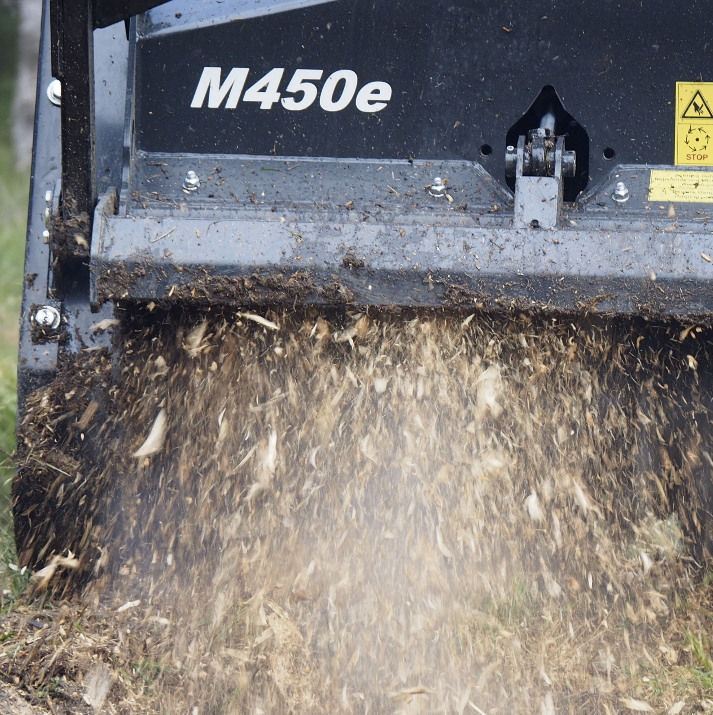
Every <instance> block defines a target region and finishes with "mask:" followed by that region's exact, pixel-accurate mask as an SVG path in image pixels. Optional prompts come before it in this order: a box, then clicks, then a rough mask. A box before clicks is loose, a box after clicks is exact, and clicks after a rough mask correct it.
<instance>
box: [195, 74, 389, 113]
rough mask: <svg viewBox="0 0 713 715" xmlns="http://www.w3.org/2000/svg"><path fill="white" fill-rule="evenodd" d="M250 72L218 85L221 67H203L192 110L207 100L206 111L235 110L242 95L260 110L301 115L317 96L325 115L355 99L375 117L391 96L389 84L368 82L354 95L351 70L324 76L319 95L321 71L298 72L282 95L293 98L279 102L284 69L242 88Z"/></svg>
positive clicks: (354, 77) (355, 85) (355, 86)
mask: <svg viewBox="0 0 713 715" xmlns="http://www.w3.org/2000/svg"><path fill="white" fill-rule="evenodd" d="M249 73H250V69H249V68H247V67H233V68H232V69H231V70H230V73H229V74H228V76H227V77H226V78H225V81H223V82H221V74H222V69H221V68H220V67H204V68H203V73H202V74H201V77H200V79H199V80H198V86H197V87H196V91H195V94H194V95H193V101H192V102H191V107H193V108H194V109H200V108H201V107H203V106H204V105H205V101H206V98H207V99H208V108H209V109H218V108H220V107H221V106H223V102H225V105H224V106H225V108H226V109H235V108H236V107H237V106H238V103H239V102H240V99H241V96H242V100H243V102H255V103H257V104H259V105H260V109H272V107H273V105H274V104H277V103H278V102H279V103H281V104H282V106H283V107H284V108H285V109H286V110H288V111H290V112H301V111H304V110H305V109H308V108H309V107H311V106H312V105H313V104H314V103H315V101H316V99H317V96H319V105H320V106H321V107H322V109H323V110H324V111H325V112H341V111H343V110H344V109H346V108H347V107H348V106H349V105H350V104H351V102H352V100H353V99H354V97H355V96H356V103H355V104H356V108H357V109H358V110H359V111H360V112H363V113H365V114H374V113H375V112H380V111H382V110H383V109H385V108H386V107H387V105H388V102H389V101H391V97H392V94H393V91H392V88H391V85H390V84H389V83H388V82H369V83H368V84H366V85H364V86H363V87H362V88H361V90H359V93H358V94H357V89H358V86H359V78H358V77H357V74H356V72H353V71H352V70H337V71H336V72H333V73H332V74H331V75H329V77H327V79H326V81H325V83H324V86H323V87H322V92H321V94H320V92H319V88H318V87H317V85H315V84H314V82H316V81H318V80H321V79H322V76H323V75H324V70H311V69H309V70H308V69H299V70H296V71H295V73H294V75H293V76H292V79H291V80H290V82H289V83H288V85H287V88H286V89H285V93H287V94H292V95H296V96H293V97H284V98H283V99H280V97H281V95H280V83H281V82H282V78H283V75H284V73H285V70H284V68H283V67H276V68H274V69H272V70H270V71H269V72H268V73H267V74H266V75H264V76H263V77H262V78H261V79H259V80H258V81H257V82H255V84H253V85H252V86H251V87H249V88H248V89H245V83H246V82H247V79H248V75H249ZM342 83H343V84H342ZM243 90H244V91H245V94H243ZM300 94H301V95H302V96H301V97H299V95H300ZM298 97H299V98H298ZM226 100H227V101H226Z"/></svg>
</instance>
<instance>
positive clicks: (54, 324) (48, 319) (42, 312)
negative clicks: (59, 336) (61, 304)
mask: <svg viewBox="0 0 713 715" xmlns="http://www.w3.org/2000/svg"><path fill="white" fill-rule="evenodd" d="M61 322H62V316H61V315H60V312H59V311H58V310H57V308H55V307H53V306H51V305H43V306H42V307H41V308H38V309H37V311H36V312H35V325H37V326H38V327H40V328H47V329H48V330H56V329H57V328H59V325H60V323H61Z"/></svg>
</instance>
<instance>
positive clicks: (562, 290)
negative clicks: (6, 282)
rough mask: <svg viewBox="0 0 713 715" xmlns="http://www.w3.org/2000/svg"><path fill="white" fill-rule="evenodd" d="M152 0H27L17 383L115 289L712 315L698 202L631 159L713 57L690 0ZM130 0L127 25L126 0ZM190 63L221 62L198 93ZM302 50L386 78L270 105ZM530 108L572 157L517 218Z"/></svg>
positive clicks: (652, 153) (664, 151) (105, 306)
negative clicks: (658, 196)
mask: <svg viewBox="0 0 713 715" xmlns="http://www.w3.org/2000/svg"><path fill="white" fill-rule="evenodd" d="M155 5H156V3H155V2H153V1H148V2H126V3H108V2H94V3H93V4H89V5H88V4H87V3H86V0H48V2H46V6H45V21H44V22H45V25H44V34H43V50H42V59H41V69H40V79H39V88H38V104H37V107H38V108H37V131H36V144H35V158H34V170H33V188H32V196H31V206H30V221H29V228H28V243H27V256H26V274H27V280H26V285H25V295H24V302H23V324H22V342H21V349H20V357H21V360H20V378H21V379H20V394H21V397H22V395H23V394H25V393H26V392H27V391H28V390H29V389H30V387H31V386H33V385H36V384H39V383H40V382H41V381H42V380H44V379H47V378H48V376H50V375H51V374H52V370H53V369H54V366H55V364H56V361H57V356H58V354H59V351H62V350H69V351H77V350H83V349H91V348H93V347H96V346H97V345H108V344H109V338H108V337H107V333H105V332H102V331H101V330H97V329H96V328H95V327H93V326H96V325H97V324H99V323H100V322H101V320H102V319H103V318H107V317H112V316H114V315H120V311H121V310H122V308H121V305H122V303H123V302H125V301H151V300H153V301H158V300H161V301H203V302H208V303H213V302H231V303H234V304H236V305H241V306H247V305H249V304H276V303H281V304H286V305H295V304H296V303H298V302H299V303H306V304H311V303H314V304H335V303H339V304H346V305H349V304H353V305H384V306H391V305H395V306H414V307H419V306H427V307H436V306H446V307H448V306H463V307H474V308H482V309H495V310H510V309H512V308H518V309H526V310H537V311H551V312H560V313H561V312H581V311H585V312H596V311H599V312H605V313H606V312H614V313H625V314H644V315H645V316H647V317H679V318H683V317H685V318H686V319H693V318H695V319H700V320H702V321H707V322H710V315H711V313H712V312H713V264H711V263H710V262H709V261H708V260H706V259H705V258H703V257H702V256H713V235H711V229H710V227H709V225H708V221H709V220H710V217H711V216H713V214H711V211H712V210H713V204H709V203H705V202H701V203H676V204H675V206H674V208H673V209H672V208H671V205H670V202H668V201H667V202H663V203H659V202H652V201H650V200H649V176H650V172H651V170H652V169H656V168H659V169H660V168H672V166H671V164H672V161H673V154H674V121H675V113H674V99H675V83H676V82H677V81H683V80H685V81H700V80H705V79H709V78H710V77H709V75H708V72H709V67H708V60H707V57H706V53H705V52H703V51H701V48H703V47H705V46H707V44H710V42H711V40H713V37H712V35H713V28H712V26H711V23H710V22H708V21H706V20H702V19H701V18H705V17H706V13H705V10H706V7H707V6H706V5H705V4H704V3H703V2H702V0H692V2H690V3H688V4H687V5H686V6H685V7H681V8H677V9H676V12H675V13H671V9H670V4H669V3H667V2H665V1H664V0H651V1H650V2H647V3H643V4H641V3H636V4H633V5H630V4H626V5H624V4H616V3H613V2H601V0H586V1H583V2H581V3H579V4H578V5H577V11H576V12H574V11H573V10H572V6H571V5H568V4H564V3H559V2H556V3H554V4H553V3H552V2H545V1H544V0H535V1H534V2H527V3H524V2H515V1H514V0H513V1H512V2H506V3H500V4H496V5H493V4H492V3H490V2H486V0H468V1H467V2H466V1H465V0H462V1H461V2H456V3H451V4H450V5H448V6H447V7H446V6H444V7H440V6H439V7H438V8H437V9H434V7H433V4H432V3H430V2H425V0H409V1H408V2H406V1H405V0H369V2H366V0H354V1H352V2H346V0H261V1H260V2H258V0H232V2H220V3H217V2H216V3H193V2H189V0H172V1H171V2H168V3H166V4H161V5H159V6H157V7H152V6H155ZM50 6H51V12H50ZM147 9H148V11H147V12H144V13H143V14H141V15H140V16H139V17H138V18H136V19H134V20H132V21H131V23H130V27H129V33H128V34H129V40H128V41H127V39H126V34H125V29H124V27H123V25H122V24H121V22H120V21H121V20H124V19H125V18H127V17H128V16H130V15H132V14H133V13H135V12H138V11H144V10H147ZM50 17H51V18H52V29H51V31H50V22H49V20H50ZM114 21H116V22H117V24H114V25H111V26H109V27H104V26H106V25H109V23H111V22H114ZM101 28H104V29H101ZM50 65H51V66H50ZM206 68H219V72H220V75H219V77H220V79H219V80H218V81H217V84H215V86H214V88H213V89H210V88H209V87H208V85H206V86H205V92H204V93H203V97H202V98H201V93H200V92H199V91H198V89H199V86H200V82H201V78H202V77H203V73H204V72H205V70H206ZM234 68H238V69H240V68H244V70H245V72H246V74H245V76H244V77H243V79H244V82H245V83H244V87H241V88H240V89H241V90H248V89H249V88H250V87H251V86H253V85H255V84H256V83H258V85H259V81H260V79H261V78H262V77H264V76H266V75H267V74H268V73H270V72H272V71H273V70H283V71H282V73H281V74H280V73H279V72H278V73H277V74H279V79H278V80H277V83H276V84H275V86H273V87H272V90H273V93H274V92H279V95H280V96H279V97H278V98H277V99H276V100H274V101H272V102H266V104H268V105H269V108H267V107H266V108H262V107H261V103H260V102H250V101H247V100H246V98H245V95H244V93H242V92H240V93H238V94H239V97H238V99H237V100H236V101H235V104H234V106H233V107H232V108H227V107H226V105H227V104H228V103H229V102H230V101H231V100H230V91H231V87H230V86H228V85H226V86H225V87H224V89H225V91H224V92H222V91H221V86H222V85H223V83H224V82H225V80H226V78H227V77H228V76H229V74H230V72H231V71H232V70H233V69H234ZM300 70H302V71H303V70H311V71H312V72H321V75H320V78H319V79H313V80H310V81H312V82H313V83H314V85H315V87H316V88H317V92H325V91H326V90H324V86H325V83H326V82H327V77H329V76H331V75H332V74H333V73H335V72H340V71H342V70H343V71H347V72H352V73H354V74H355V76H356V77H357V78H358V79H357V81H358V84H357V85H356V92H360V91H361V90H362V89H364V85H365V84H368V83H372V82H380V83H387V84H388V85H389V87H390V89H391V96H390V99H389V100H388V101H387V102H385V105H386V106H385V107H383V108H382V109H381V110H380V111H365V110H364V109H363V107H364V106H367V105H364V104H363V103H362V108H361V109H360V108H359V106H358V104H357V101H356V99H354V100H353V101H350V102H348V103H347V104H346V105H345V107H343V108H338V109H335V104H337V102H336V100H337V98H338V97H339V93H340V91H341V89H342V88H343V87H344V86H346V85H347V84H348V81H347V80H346V79H343V80H341V83H340V84H338V85H336V86H337V89H335V90H334V92H333V93H332V95H330V97H331V100H333V101H332V104H331V105H330V103H329V101H327V102H326V104H325V105H324V106H327V109H325V108H324V106H323V102H322V99H321V95H320V98H315V101H314V102H313V103H312V105H311V106H309V107H308V108H306V109H303V110H301V111H290V110H289V109H287V108H286V107H285V106H284V105H283V104H282V99H285V98H288V97H293V98H294V99H297V100H299V99H300V98H301V96H302V95H300V94H299V93H294V94H291V93H288V92H287V87H288V84H289V82H290V80H291V78H294V76H295V73H297V72H298V71H300ZM240 71H242V70H240ZM52 74H54V75H55V76H57V77H59V78H60V79H61V80H62V82H63V94H64V97H63V104H62V108H61V111H60V110H59V109H58V108H57V107H54V106H52V105H51V104H50V102H49V100H48V98H47V96H46V93H45V90H46V87H47V85H48V84H49V82H50V80H51V78H52ZM238 74H239V73H238ZM206 76H208V75H206ZM275 76H277V75H275ZM350 76H351V75H350ZM206 81H207V80H206ZM236 81H237V80H236ZM258 89H259V87H258ZM265 89H266V88H265V87H263V88H262V90H261V91H265ZM213 91H215V97H213V98H211V97H212V95H211V92H213ZM305 96H306V95H305ZM356 96H358V94H357V95H356ZM330 97H328V98H327V99H328V100H329V99H330ZM273 99H274V98H273ZM194 103H195V105H196V106H191V105H192V104H194ZM211 103H213V104H214V105H215V106H213V107H211V106H209V105H210V104H211ZM548 111H550V112H552V113H553V116H554V133H555V135H557V136H560V137H563V138H564V143H565V149H566V150H568V151H574V152H576V155H577V172H576V175H575V177H572V178H571V179H565V180H564V181H565V183H564V199H565V202H566V203H565V204H564V208H563V209H562V211H561V213H560V214H558V216H557V222H556V227H555V228H553V229H552V230H543V229H542V228H534V227H533V226H536V225H538V223H536V222H526V223H525V224H522V227H520V228H515V226H517V225H521V224H520V223H518V222H517V217H516V216H515V208H514V203H513V194H512V188H513V184H512V181H510V183H508V180H507V179H506V176H505V157H506V147H507V146H508V145H510V144H512V143H513V141H514V138H518V137H520V136H523V135H527V134H528V132H529V130H530V129H533V128H536V127H538V126H539V125H540V122H541V120H542V117H543V116H544V114H545V113H547V112H548ZM60 116H61V121H60ZM60 134H61V142H60ZM515 143H517V142H515ZM60 148H61V158H60ZM699 171H704V172H708V171H710V170H709V169H706V168H703V169H699ZM189 172H193V173H194V175H195V176H192V175H189ZM187 177H188V179H189V180H188V181H187ZM436 177H440V178H442V179H443V180H444V183H445V187H446V190H445V192H441V193H440V195H438V192H434V191H433V190H432V186H433V184H434V182H435V179H436ZM619 182H624V183H625V184H626V190H627V192H628V200H627V201H626V202H621V203H617V202H615V201H614V200H613V198H614V192H615V187H616V186H617V184H618V183H619ZM48 192H49V193H48ZM434 193H436V195H435V196H434ZM60 194H61V196H60ZM97 198H98V202H97ZM46 211H47V213H48V217H47V219H46V217H45V213H46ZM43 234H45V235H43ZM45 304H50V305H53V306H56V307H58V308H59V309H60V310H61V312H62V315H63V321H64V322H63V324H62V328H61V330H60V331H59V334H57V335H55V334H52V335H45V334H44V333H43V332H42V330H38V329H37V327H38V326H36V325H34V324H33V315H34V311H35V309H36V308H37V307H38V306H41V305H45ZM92 310H93V311H101V312H100V313H99V314H98V315H97V314H94V313H92V312H91V311H92ZM108 332H110V331H108Z"/></svg>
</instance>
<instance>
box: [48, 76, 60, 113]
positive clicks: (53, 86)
mask: <svg viewBox="0 0 713 715" xmlns="http://www.w3.org/2000/svg"><path fill="white" fill-rule="evenodd" d="M47 98H48V99H49V101H50V102H52V104H54V106H55V107H59V106H61V104H62V83H61V82H60V81H59V80H58V79H53V80H52V81H51V82H50V83H49V84H48V85H47Z"/></svg>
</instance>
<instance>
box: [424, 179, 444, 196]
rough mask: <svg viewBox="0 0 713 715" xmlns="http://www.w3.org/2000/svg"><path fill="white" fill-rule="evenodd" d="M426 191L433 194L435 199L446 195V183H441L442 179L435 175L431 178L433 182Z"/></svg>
mask: <svg viewBox="0 0 713 715" xmlns="http://www.w3.org/2000/svg"><path fill="white" fill-rule="evenodd" d="M428 193H430V194H431V196H434V197H435V198H437V199H442V198H443V197H444V196H445V195H446V185H445V184H444V183H443V179H441V177H440V176H437V177H436V178H435V179H434V180H433V183H432V184H431V188H430V189H429V191H428Z"/></svg>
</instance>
